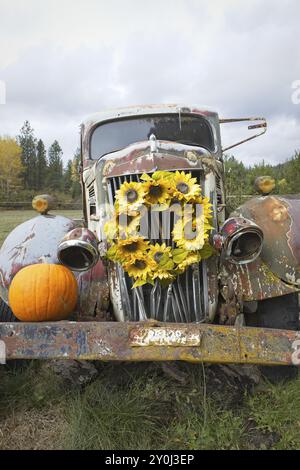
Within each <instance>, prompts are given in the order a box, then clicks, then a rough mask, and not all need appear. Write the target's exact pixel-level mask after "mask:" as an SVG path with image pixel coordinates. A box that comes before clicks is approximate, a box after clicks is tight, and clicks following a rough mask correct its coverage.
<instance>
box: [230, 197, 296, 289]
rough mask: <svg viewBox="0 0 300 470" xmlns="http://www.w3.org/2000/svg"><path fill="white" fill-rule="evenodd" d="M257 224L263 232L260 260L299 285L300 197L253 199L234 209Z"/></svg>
mask: <svg viewBox="0 0 300 470" xmlns="http://www.w3.org/2000/svg"><path fill="white" fill-rule="evenodd" d="M235 212H236V213H237V214H241V215H242V216H243V217H248V218H250V219H251V220H253V221H254V222H255V223H257V224H258V225H259V226H260V227H261V229H262V230H263V233H264V243H263V247H262V252H261V258H262V260H263V262H264V263H265V264H266V265H267V266H268V267H269V269H270V271H271V272H272V273H274V275H275V276H276V277H278V278H279V279H282V280H283V281H285V282H286V283H289V284H292V285H295V286H300V198H299V196H298V197H297V196H265V197H263V196H262V197H257V198H253V199H251V200H250V201H247V202H246V203H245V204H244V205H242V206H241V207H239V208H238V209H237V210H236V211H235Z"/></svg>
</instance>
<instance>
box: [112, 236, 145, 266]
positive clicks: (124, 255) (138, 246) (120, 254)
mask: <svg viewBox="0 0 300 470" xmlns="http://www.w3.org/2000/svg"><path fill="white" fill-rule="evenodd" d="M148 245H149V242H148V241H146V240H145V239H144V238H142V237H131V238H127V239H125V240H120V239H118V241H117V243H116V255H115V258H116V259H118V260H119V261H121V262H127V261H132V260H133V261H134V260H135V259H136V258H139V257H140V256H142V254H143V252H145V251H146V250H147V249H148Z"/></svg>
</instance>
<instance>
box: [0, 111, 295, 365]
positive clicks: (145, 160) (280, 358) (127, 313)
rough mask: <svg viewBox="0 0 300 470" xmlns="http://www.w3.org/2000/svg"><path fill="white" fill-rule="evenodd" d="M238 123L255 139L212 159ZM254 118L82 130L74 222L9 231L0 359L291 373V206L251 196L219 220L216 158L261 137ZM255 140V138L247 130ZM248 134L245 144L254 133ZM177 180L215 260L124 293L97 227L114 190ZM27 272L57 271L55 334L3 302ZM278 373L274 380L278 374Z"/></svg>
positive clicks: (288, 200) (89, 124) (100, 116)
mask: <svg viewBox="0 0 300 470" xmlns="http://www.w3.org/2000/svg"><path fill="white" fill-rule="evenodd" d="M235 122H242V123H245V124H246V125H248V129H250V130H253V131H254V135H251V136H250V137H249V136H248V137H247V138H245V139H243V140H241V141H239V142H236V143H235V144H233V145H231V146H229V147H227V148H222V143H221V128H222V126H228V125H230V124H231V123H235ZM266 126H267V124H266V121H265V119H263V118H237V119H222V118H220V117H219V116H218V114H217V113H216V112H214V111H211V110H208V109H203V108H201V107H197V106H183V105H177V104H176V105H151V106H150V105H149V106H132V107H128V108H121V109H116V110H111V111H105V112H101V113H97V114H95V115H93V116H91V117H90V118H89V119H87V120H86V121H85V122H84V123H83V124H82V125H81V163H80V169H79V171H80V178H81V185H82V198H83V220H82V221H79V220H71V219H69V218H67V217H63V216H60V215H53V214H51V211H50V207H49V208H48V211H46V212H45V213H43V214H40V215H37V216H36V217H34V218H32V219H31V220H28V221H26V222H25V223H23V224H21V225H19V226H18V227H17V228H15V229H14V230H13V231H12V232H11V233H10V234H9V236H8V237H7V239H6V240H5V242H4V244H3V246H2V248H1V250H0V302H1V303H0V322H1V323H0V339H1V341H2V343H3V344H4V345H5V349H6V357H7V359H27V358H28V359H29V358H30V359H32V358H37V359H50V358H72V359H74V358H75V359H82V360H103V361H174V360H183V361H190V362H208V363H241V364H261V365H264V366H284V365H285V366H290V367H288V368H287V369H290V368H291V367H292V368H293V370H294V369H295V367H294V366H297V365H299V363H300V349H299V347H300V332H299V331H298V330H299V307H298V292H299V289H300V272H299V266H300V251H299V246H300V235H299V233H300V231H299V228H300V226H299V224H300V200H299V198H297V197H294V196H290V195H287V196H282V195H280V196H278V195H273V194H272V188H273V185H272V184H271V185H270V184H269V183H270V181H269V180H268V179H267V184H265V180H264V178H263V177H262V182H258V183H261V184H258V194H257V195H256V196H254V197H253V198H250V199H249V200H247V201H246V202H245V203H244V204H242V205H241V206H240V207H238V208H237V209H235V210H234V211H233V212H232V213H228V208H227V205H226V192H225V170H224V152H226V151H228V150H229V148H232V147H234V146H236V145H240V144H242V143H244V142H246V141H248V140H251V139H253V138H255V137H257V136H258V135H261V134H263V133H264V132H265V131H266ZM256 129H257V130H256ZM253 131H252V132H253ZM157 171H167V172H168V173H170V172H176V171H179V172H185V173H187V174H190V175H192V177H193V178H195V179H196V181H197V183H198V184H199V185H200V186H201V190H202V193H203V195H205V197H206V198H208V200H209V201H210V204H211V207H212V226H213V228H212V230H211V233H210V243H211V245H212V246H214V250H215V251H214V254H213V256H210V257H209V258H207V259H203V260H199V262H196V263H193V264H191V265H190V266H188V268H187V269H186V271H185V272H184V273H183V274H180V275H178V276H177V277H176V278H175V279H174V280H173V281H172V282H171V283H170V284H169V285H167V286H164V285H160V284H159V283H154V284H144V285H140V286H137V287H135V288H132V282H131V280H130V277H129V276H128V274H127V273H126V272H125V271H124V269H123V268H122V266H121V265H120V264H119V263H116V262H113V261H111V260H108V259H107V258H106V256H105V252H106V250H107V242H106V241H105V239H104V237H103V226H104V221H105V218H106V217H107V212H108V209H107V208H109V207H112V206H113V205H114V201H115V197H116V194H117V192H118V191H119V190H120V187H121V186H122V184H124V183H125V182H139V181H140V180H141V176H142V175H145V174H146V175H151V174H153V173H154V172H157ZM36 263H55V264H63V265H65V266H67V267H68V268H69V269H70V270H72V271H73V272H74V273H75V275H76V279H77V283H78V292H79V294H78V304H77V308H76V311H74V312H73V313H72V315H71V316H70V318H68V319H66V320H64V321H58V322H41V323H32V322H20V321H17V319H16V318H15V317H14V315H13V312H12V311H11V309H10V306H9V301H8V292H9V287H10V284H11V282H12V280H13V278H14V276H15V275H16V274H17V273H18V271H20V270H21V269H23V268H24V267H25V266H28V265H32V264H36ZM281 369H282V368H281Z"/></svg>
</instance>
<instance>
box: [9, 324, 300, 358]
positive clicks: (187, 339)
mask: <svg viewBox="0 0 300 470" xmlns="http://www.w3.org/2000/svg"><path fill="white" fill-rule="evenodd" d="M0 339H1V340H2V341H3V342H4V344H5V349H6V357H7V359H53V358H65V359H83V360H102V361H173V360H176V361H177V360H180V361H188V362H210V363H247V364H265V365H288V364H293V365H299V364H300V349H299V348H300V332H297V331H289V330H272V329H263V328H248V327H232V326H220V325H208V324H189V325H183V324H176V323H167V324H165V323H164V324H162V323H153V322H142V323H141V322H140V323H118V322H103V323H98V322H83V323H81V322H65V321H64V322H56V323H43V324H42V323H2V324H0ZM2 346H3V343H2Z"/></svg>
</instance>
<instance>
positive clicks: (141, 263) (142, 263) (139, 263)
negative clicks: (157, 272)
mask: <svg viewBox="0 0 300 470" xmlns="http://www.w3.org/2000/svg"><path fill="white" fill-rule="evenodd" d="M134 266H135V267H136V268H137V269H141V270H142V269H145V267H146V266H147V265H146V263H145V261H142V260H140V259H137V260H136V261H135V263H134Z"/></svg>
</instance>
